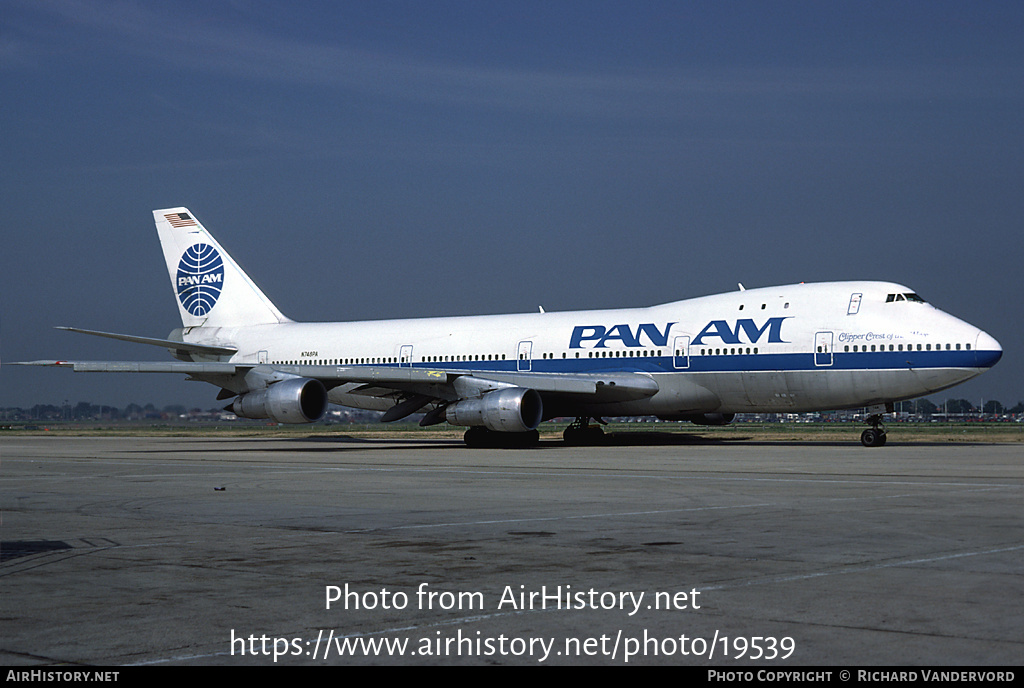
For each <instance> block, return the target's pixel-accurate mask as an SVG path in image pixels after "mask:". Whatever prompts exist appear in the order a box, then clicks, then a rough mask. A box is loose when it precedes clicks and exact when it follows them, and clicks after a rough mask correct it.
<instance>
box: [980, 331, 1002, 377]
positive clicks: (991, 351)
mask: <svg viewBox="0 0 1024 688" xmlns="http://www.w3.org/2000/svg"><path fill="white" fill-rule="evenodd" d="M974 356H975V360H976V361H977V364H978V367H979V368H991V367H992V366H994V365H995V364H996V363H997V362H998V361H999V359H1000V358H1002V357H1003V347H1002V346H1001V345H1000V344H999V342H997V341H996V338H995V337H993V336H992V335H990V334H989V333H988V332H982V331H981V330H979V331H978V338H977V340H975V343H974Z"/></svg>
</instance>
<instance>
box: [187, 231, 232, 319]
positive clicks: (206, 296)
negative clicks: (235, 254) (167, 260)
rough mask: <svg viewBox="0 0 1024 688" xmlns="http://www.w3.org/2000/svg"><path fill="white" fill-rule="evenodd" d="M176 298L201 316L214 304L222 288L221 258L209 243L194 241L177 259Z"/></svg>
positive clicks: (222, 263) (189, 309)
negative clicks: (179, 258)
mask: <svg viewBox="0 0 1024 688" xmlns="http://www.w3.org/2000/svg"><path fill="white" fill-rule="evenodd" d="M177 287H178V300H179V301H181V305H182V307H183V308H184V309H185V310H187V311H188V312H189V313H191V314H192V315H195V316H199V317H201V316H204V315H206V314H207V313H209V312H210V311H211V310H212V309H213V307H214V306H215V305H216V304H217V299H219V298H220V292H221V289H223V288H224V261H223V260H222V259H221V257H220V254H219V253H217V249H215V248H214V247H213V246H210V245H209V244H194V245H192V246H190V247H188V248H187V249H185V252H184V253H182V254H181V260H180V261H179V262H178V278H177Z"/></svg>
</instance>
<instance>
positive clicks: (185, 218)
mask: <svg viewBox="0 0 1024 688" xmlns="http://www.w3.org/2000/svg"><path fill="white" fill-rule="evenodd" d="M164 217H165V218H167V221H168V222H170V223H171V227H195V226H196V221H195V220H193V219H192V216H191V215H189V214H188V213H170V214H168V215H164Z"/></svg>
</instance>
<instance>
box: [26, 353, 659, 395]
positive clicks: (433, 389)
mask: <svg viewBox="0 0 1024 688" xmlns="http://www.w3.org/2000/svg"><path fill="white" fill-rule="evenodd" d="M14 365H30V366H55V367H60V368H71V369H72V370H74V372H76V373H180V374H183V375H189V376H192V377H194V378H196V379H204V378H206V377H211V378H214V377H215V378H217V380H215V379H210V380H209V381H210V382H214V383H215V384H218V380H220V381H223V380H224V379H225V376H227V377H229V378H230V377H233V376H239V377H244V376H246V375H248V374H249V373H250V372H252V371H256V372H257V374H263V375H266V376H267V377H268V378H282V377H305V378H312V379H316V380H320V381H321V382H323V383H324V385H325V386H326V387H328V388H333V387H337V386H339V385H342V384H345V383H361V384H363V385H367V386H368V387H375V388H381V389H382V390H391V391H401V392H415V393H418V394H424V395H427V396H431V397H433V398H437V399H443V400H447V401H452V400H455V399H457V398H458V394H456V393H455V390H454V387H453V384H454V382H455V380H456V379H457V378H460V377H461V378H466V377H469V378H474V379H476V380H480V381H483V382H494V383H499V384H502V385H512V386H516V387H525V388H528V389H534V390H536V391H538V392H540V393H541V394H542V395H547V394H553V395H559V396H578V397H586V398H587V399H588V400H589V401H593V402H597V403H604V402H616V401H630V400H634V399H643V398H645V397H650V396H653V395H654V394H656V393H657V391H658V384H657V382H656V381H655V380H654V378H652V377H651V376H649V375H645V374H642V373H626V372H609V373H577V374H570V373H521V372H516V373H512V372H509V373H502V372H494V371H483V370H451V369H445V368H413V367H409V368H401V367H399V368H396V367H394V366H336V365H270V364H257V363H227V362H215V361H214V362H187V361H62V360H56V361H55V360H41V361H24V362H18V363H15V364H14ZM222 386H223V385H222Z"/></svg>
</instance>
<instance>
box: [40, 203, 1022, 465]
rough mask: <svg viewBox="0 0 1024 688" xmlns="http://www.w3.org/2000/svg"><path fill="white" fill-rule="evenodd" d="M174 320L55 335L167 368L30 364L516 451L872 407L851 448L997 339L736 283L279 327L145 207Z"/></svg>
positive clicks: (977, 364) (182, 221)
mask: <svg viewBox="0 0 1024 688" xmlns="http://www.w3.org/2000/svg"><path fill="white" fill-rule="evenodd" d="M153 216H154V218H155V220H156V227H157V232H158V233H159V236H160V243H161V245H162V247H163V252H164V259H165V260H166V262H167V270H168V272H169V274H170V278H171V286H172V288H173V290H174V293H175V295H176V297H177V303H178V309H179V311H180V314H181V321H182V327H181V328H179V329H175V330H174V331H172V332H171V334H170V335H169V337H168V338H167V339H154V338H150V337H139V336H134V335H123V334H112V333H107V332H95V331H92V330H81V329H77V328H64V329H69V330H74V331H76V332H84V333H87V334H94V335H99V336H103V337H110V338H113V339H120V340H125V341H129V342H136V343H142V344H151V345H156V346H161V347H166V348H167V349H169V350H170V352H171V354H172V355H173V356H174V358H176V359H178V360H177V361H163V362H138V361H32V362H30V363H27V364H26V365H51V366H66V367H70V368H73V369H74V370H75V371H76V372H83V371H85V372H166V373H181V374H185V375H188V376H189V379H193V380H201V381H204V382H209V383H211V384H213V385H216V386H217V387H219V388H220V389H221V392H220V395H219V396H218V399H221V400H227V399H232V398H233V401H232V402H231V403H230V405H229V408H231V409H232V410H233V411H234V413H236V414H237V415H239V416H241V417H244V418H265V419H269V420H272V421H275V422H278V423H312V422H315V421H318V420H320V419H321V418H322V417H323V416H324V414H325V413H326V411H327V407H328V403H335V404H340V405H343V406H351V407H356V408H362V409H373V410H379V411H383V412H384V413H383V416H382V418H381V420H383V421H386V422H387V421H396V420H399V419H401V418H405V417H406V416H409V415H411V414H413V413H416V412H424V413H425V415H424V416H423V420H422V421H421V425H430V424H434V423H442V422H446V421H447V422H448V423H451V424H453V425H459V426H467V427H468V428H469V429H468V430H467V431H466V434H465V440H466V443H467V444H469V445H471V446H528V445H531V444H534V443H535V442H536V441H537V438H538V433H537V427H538V426H539V425H540V423H541V422H543V421H544V420H547V419H551V418H556V417H571V418H575V419H576V420H575V422H573V423H572V424H571V425H569V427H568V428H566V430H565V432H564V438H565V440H566V442H569V443H587V442H594V441H595V440H596V439H597V438H598V437H600V428H598V427H596V426H591V425H590V420H591V419H595V420H598V421H601V419H602V418H604V417H610V416H643V415H650V416H657V417H658V418H661V419H666V420H688V421H692V422H694V423H698V424H712V425H718V424H725V423H729V422H731V421H732V419H733V418H734V416H735V414H737V413H758V412H800V411H816V410H835V409H844V408H861V407H866V408H867V409H868V411H869V414H870V415H869V419H868V422H869V424H870V426H871V427H870V428H868V429H866V430H865V431H864V432H863V434H862V436H861V442H862V443H863V444H864V445H865V446H881V445H883V444H885V439H886V435H885V431H884V429H883V428H882V425H881V421H882V418H883V414H884V413H886V412H891V411H892V410H893V403H894V402H897V401H901V400H905V399H913V398H915V397H920V396H922V395H926V394H931V393H933V392H937V391H939V390H943V389H946V388H947V387H951V386H953V385H956V384H958V383H960V382H963V381H964V380H968V379H970V378H972V377H974V376H976V375H979V374H980V373H982V372H984V371H985V370H987V369H988V368H990V367H992V366H993V365H995V363H996V362H997V361H998V360H999V358H1000V356H1002V348H1001V347H1000V345H999V343H998V342H997V341H996V340H995V339H993V338H992V337H991V336H989V335H988V334H986V333H985V332H983V331H982V330H980V329H978V328H977V327H974V326H973V325H970V324H968V323H966V322H964V321H962V320H959V319H957V318H955V317H953V316H951V315H949V314H947V313H944V312H943V311H941V310H939V309H937V308H935V307H933V306H931V305H929V304H928V303H926V302H925V301H924V300H923V299H922V298H921V297H919V296H918V295H917V294H916V293H914V291H913V290H912V289H910V288H908V287H905V286H902V285H899V284H892V283H888V282H828V283H821V284H792V285H788V286H781V287H766V288H762V289H743V288H742V285H741V286H740V289H739V290H738V291H735V292H731V293H727V294H718V295H714V296H704V297H701V298H695V299H687V300H684V301H675V302H672V303H666V304H662V305H658V306H650V307H646V308H631V309H619V310H598V311H575V312H564V313H545V312H543V311H541V312H539V313H528V314H516V315H487V316H473V317H450V318H422V319H410V320H381V321H368V322H345V323H298V322H294V321H292V320H289V319H288V318H286V317H285V316H284V315H283V314H282V313H281V312H280V311H279V310H278V309H277V307H275V306H274V304H273V303H272V302H271V301H270V299H268V298H267V297H266V295H264V293H263V292H262V291H261V290H260V288H259V287H257V286H256V284H255V283H254V282H253V281H252V280H251V279H250V278H249V276H248V275H247V274H246V273H245V272H244V271H243V270H242V269H241V268H240V267H239V266H238V264H237V263H235V261H234V260H233V259H232V258H231V256H230V255H228V253H227V252H226V251H225V250H224V249H223V248H222V247H221V245H220V244H219V243H218V242H217V240H216V239H214V238H213V236H211V235H210V233H209V232H207V230H206V229H205V228H204V227H203V225H202V224H201V223H200V222H199V220H197V219H196V217H195V215H193V214H192V213H191V212H190V211H189V210H188V209H187V208H169V209H166V210H156V211H154V212H153Z"/></svg>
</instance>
